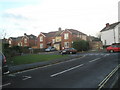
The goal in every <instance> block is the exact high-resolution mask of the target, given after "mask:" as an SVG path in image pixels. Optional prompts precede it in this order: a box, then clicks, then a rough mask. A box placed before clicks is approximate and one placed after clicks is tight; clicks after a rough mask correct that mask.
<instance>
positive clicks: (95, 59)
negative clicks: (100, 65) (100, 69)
mask: <svg viewBox="0 0 120 90" xmlns="http://www.w3.org/2000/svg"><path fill="white" fill-rule="evenodd" d="M99 59H100V58H96V59H94V60H91V61H89V62H94V61H97V60H99Z"/></svg>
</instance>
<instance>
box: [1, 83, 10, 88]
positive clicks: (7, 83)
mask: <svg viewBox="0 0 120 90" xmlns="http://www.w3.org/2000/svg"><path fill="white" fill-rule="evenodd" d="M10 84H11V83H6V84H4V85H0V87H5V86H8V85H10Z"/></svg>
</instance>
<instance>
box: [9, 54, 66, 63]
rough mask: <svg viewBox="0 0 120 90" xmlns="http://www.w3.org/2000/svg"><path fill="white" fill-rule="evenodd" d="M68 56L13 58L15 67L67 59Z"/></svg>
mask: <svg viewBox="0 0 120 90" xmlns="http://www.w3.org/2000/svg"><path fill="white" fill-rule="evenodd" d="M65 57H67V55H64V56H62V55H38V54H36V55H25V56H15V57H13V58H11V60H12V61H13V65H21V64H30V63H35V62H42V61H48V60H55V59H59V58H65Z"/></svg>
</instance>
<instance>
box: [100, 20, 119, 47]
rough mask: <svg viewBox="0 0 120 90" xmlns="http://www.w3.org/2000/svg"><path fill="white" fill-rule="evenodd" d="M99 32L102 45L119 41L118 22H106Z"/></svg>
mask: <svg viewBox="0 0 120 90" xmlns="http://www.w3.org/2000/svg"><path fill="white" fill-rule="evenodd" d="M100 32H101V41H102V43H103V45H104V46H108V45H111V44H112V43H120V22H116V23H113V24H109V23H107V24H106V26H105V27H104V28H103V29H102V30H101V31H100Z"/></svg>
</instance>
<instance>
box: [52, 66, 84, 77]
mask: <svg viewBox="0 0 120 90" xmlns="http://www.w3.org/2000/svg"><path fill="white" fill-rule="evenodd" d="M83 65H84V64H80V65H78V66H75V67H72V68H69V69H66V70H64V71H61V72H58V73H55V74H52V75H50V77H54V76H57V75H59V74H62V73H65V72H68V71H70V70H73V69H75V68H78V67H81V66H83Z"/></svg>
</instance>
